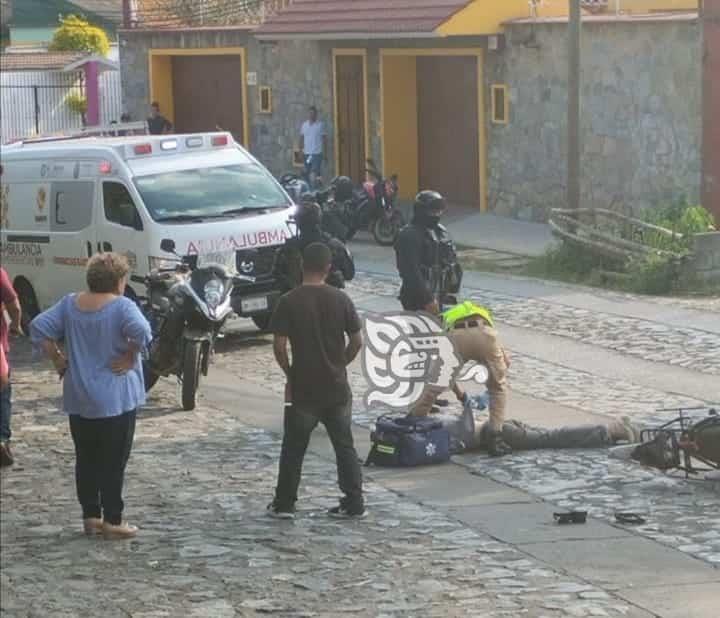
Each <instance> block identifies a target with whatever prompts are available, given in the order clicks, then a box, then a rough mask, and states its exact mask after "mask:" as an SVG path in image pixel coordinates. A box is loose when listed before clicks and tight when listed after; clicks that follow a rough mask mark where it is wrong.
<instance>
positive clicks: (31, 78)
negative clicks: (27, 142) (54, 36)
mask: <svg viewBox="0 0 720 618" xmlns="http://www.w3.org/2000/svg"><path fill="white" fill-rule="evenodd" d="M83 81H84V76H83V73H82V71H78V72H73V73H62V72H57V71H53V72H35V71H33V72H4V73H3V74H2V83H1V84H0V89H1V90H2V97H1V103H2V106H1V107H2V109H1V112H2V128H1V130H0V137H1V138H2V142H5V143H7V142H9V141H12V140H14V139H18V138H23V137H28V136H31V135H38V134H45V133H56V132H60V131H64V130H67V129H79V128H81V127H82V124H83V119H82V117H81V116H80V114H77V113H76V112H74V111H72V110H71V109H70V108H69V106H68V104H67V99H68V96H69V95H73V94H74V95H78V96H85V87H84V83H83Z"/></svg>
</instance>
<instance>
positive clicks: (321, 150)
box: [300, 105, 327, 186]
mask: <svg viewBox="0 0 720 618" xmlns="http://www.w3.org/2000/svg"><path fill="white" fill-rule="evenodd" d="M300 148H301V149H302V151H303V155H304V159H305V176H306V177H307V179H308V182H309V183H310V185H311V186H315V183H316V182H317V180H318V179H319V178H320V176H321V173H322V163H323V157H324V155H325V152H327V133H326V131H325V124H324V123H323V122H322V121H321V120H318V112H317V108H316V107H315V106H314V105H313V106H312V107H311V108H310V114H309V116H308V119H307V120H306V121H305V122H303V124H302V127H300Z"/></svg>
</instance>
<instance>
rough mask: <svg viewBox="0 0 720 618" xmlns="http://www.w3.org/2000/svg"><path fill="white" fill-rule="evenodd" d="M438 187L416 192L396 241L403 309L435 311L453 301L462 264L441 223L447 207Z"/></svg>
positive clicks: (457, 288) (434, 312) (460, 278)
mask: <svg viewBox="0 0 720 618" xmlns="http://www.w3.org/2000/svg"><path fill="white" fill-rule="evenodd" d="M446 207H447V205H446V203H445V199H444V198H443V196H442V195H440V194H439V193H438V192H437V191H422V192H420V193H418V195H417V197H416V198H415V203H414V205H413V219H412V221H411V223H410V224H409V225H406V226H405V227H404V228H403V229H402V230H400V234H399V235H398V238H397V241H396V242H395V255H396V258H397V269H398V272H399V273H400V278H401V279H402V287H401V288H400V302H401V303H402V306H403V309H405V310H406V311H422V310H424V311H428V312H429V313H433V314H437V313H438V312H439V311H440V310H441V309H442V305H443V304H455V302H456V300H455V298H454V297H453V296H452V295H453V294H456V293H457V292H458V291H459V290H460V284H461V282H462V268H461V266H460V264H459V263H458V261H457V255H456V253H455V245H454V243H453V241H452V239H451V238H450V235H449V234H448V231H447V229H446V228H445V227H444V226H442V225H440V218H441V217H442V215H443V214H444V213H445V210H446Z"/></svg>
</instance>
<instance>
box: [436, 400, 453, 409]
mask: <svg viewBox="0 0 720 618" xmlns="http://www.w3.org/2000/svg"><path fill="white" fill-rule="evenodd" d="M435 405H436V406H437V407H438V408H447V407H448V406H449V405H450V402H449V401H448V400H447V399H436V400H435Z"/></svg>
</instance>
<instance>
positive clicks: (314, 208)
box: [295, 195, 322, 229]
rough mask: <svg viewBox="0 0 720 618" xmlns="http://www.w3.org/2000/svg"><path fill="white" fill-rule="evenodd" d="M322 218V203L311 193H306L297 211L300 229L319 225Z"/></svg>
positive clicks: (297, 221) (296, 220)
mask: <svg viewBox="0 0 720 618" xmlns="http://www.w3.org/2000/svg"><path fill="white" fill-rule="evenodd" d="M321 220H322V213H321V211H320V205H319V204H318V203H317V202H315V200H314V199H313V197H312V196H311V195H304V196H303V198H302V200H301V202H300V204H299V205H298V207H297V210H296V211H295V223H297V226H298V227H299V228H300V229H307V228H312V227H319V226H320V221H321Z"/></svg>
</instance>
